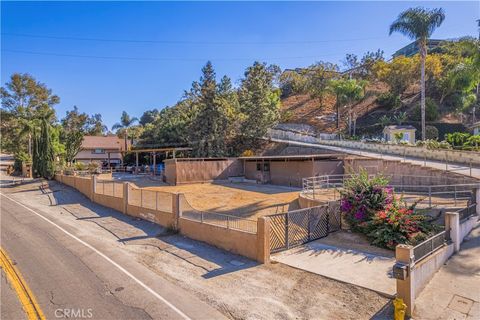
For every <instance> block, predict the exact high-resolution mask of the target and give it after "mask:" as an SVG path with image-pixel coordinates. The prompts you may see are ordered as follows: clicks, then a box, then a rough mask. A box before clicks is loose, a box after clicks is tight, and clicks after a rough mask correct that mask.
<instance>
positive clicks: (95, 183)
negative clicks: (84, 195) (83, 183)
mask: <svg viewBox="0 0 480 320" xmlns="http://www.w3.org/2000/svg"><path fill="white" fill-rule="evenodd" d="M91 192H92V193H91V195H90V200H91V201H92V202H95V192H97V176H96V175H92V186H91Z"/></svg>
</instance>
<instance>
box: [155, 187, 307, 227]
mask: <svg viewBox="0 0 480 320" xmlns="http://www.w3.org/2000/svg"><path fill="white" fill-rule="evenodd" d="M146 189H148V190H157V191H163V192H175V193H177V192H179V193H183V194H185V197H186V199H187V201H188V203H189V204H190V205H191V206H192V207H193V208H195V209H197V210H202V211H210V212H218V213H228V214H234V215H239V216H243V217H248V218H256V217H259V216H264V215H268V214H274V213H280V212H287V211H289V210H295V209H298V208H299V206H298V195H299V193H300V189H296V188H288V187H282V186H273V185H260V184H251V183H198V184H188V185H187V184H185V185H179V186H158V187H151V186H150V187H146Z"/></svg>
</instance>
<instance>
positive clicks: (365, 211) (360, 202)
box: [340, 171, 438, 249]
mask: <svg viewBox="0 0 480 320" xmlns="http://www.w3.org/2000/svg"><path fill="white" fill-rule="evenodd" d="M387 184H388V180H387V179H386V178H385V177H383V176H381V175H377V176H375V177H373V178H370V177H369V176H368V174H367V172H366V171H361V172H360V173H359V174H357V175H353V176H352V178H350V179H348V180H346V181H345V183H344V188H343V190H341V191H340V194H341V205H340V210H341V211H342V213H343V214H344V216H345V219H346V220H347V221H348V222H349V224H350V226H351V228H352V230H353V231H356V232H361V233H363V234H365V235H366V236H367V237H368V238H369V239H370V241H371V243H372V244H373V245H376V246H379V247H384V248H388V249H395V246H396V245H397V244H410V245H415V244H417V243H419V242H420V241H422V240H424V239H426V238H428V237H429V236H431V235H433V234H434V233H435V232H436V231H437V229H438V227H436V226H435V225H433V224H431V223H430V222H429V221H428V220H427V216H425V215H423V214H420V213H418V212H415V211H414V209H415V206H410V207H407V205H406V204H403V200H402V198H401V197H398V198H397V197H396V196H395V193H394V192H393V189H392V188H391V187H388V186H387Z"/></svg>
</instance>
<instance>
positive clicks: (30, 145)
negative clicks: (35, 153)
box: [28, 133, 32, 159]
mask: <svg viewBox="0 0 480 320" xmlns="http://www.w3.org/2000/svg"><path fill="white" fill-rule="evenodd" d="M28 155H29V156H30V159H32V134H31V133H29V134H28Z"/></svg>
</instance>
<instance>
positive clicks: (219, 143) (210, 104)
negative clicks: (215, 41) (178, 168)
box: [190, 61, 228, 157]
mask: <svg viewBox="0 0 480 320" xmlns="http://www.w3.org/2000/svg"><path fill="white" fill-rule="evenodd" d="M215 77H216V75H215V71H214V69H213V66H212V63H211V62H210V61H209V62H207V64H206V65H205V66H204V67H203V68H202V77H201V78H200V82H199V83H198V85H196V84H195V83H194V85H193V89H196V90H192V91H195V93H194V94H193V95H195V98H194V104H195V105H196V108H197V109H198V113H197V116H196V118H195V119H194V121H193V123H192V125H191V127H190V142H191V144H192V145H193V146H194V153H195V156H197V157H221V156H225V155H226V152H227V150H226V139H225V133H226V132H227V130H228V119H227V114H228V112H227V111H226V110H225V109H226V104H225V103H223V102H224V101H223V100H222V98H221V97H220V94H219V91H220V90H219V87H218V86H217V82H216V79H215Z"/></svg>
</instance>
